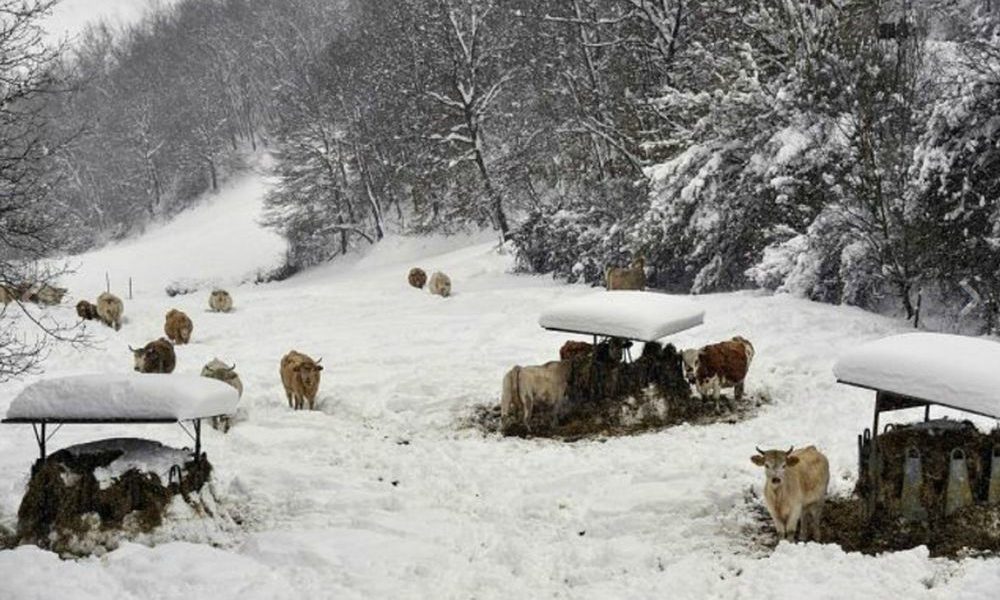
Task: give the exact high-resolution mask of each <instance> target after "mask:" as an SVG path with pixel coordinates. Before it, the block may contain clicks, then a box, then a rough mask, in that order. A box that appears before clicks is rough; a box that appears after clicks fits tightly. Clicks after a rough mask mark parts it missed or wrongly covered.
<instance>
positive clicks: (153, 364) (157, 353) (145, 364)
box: [128, 338, 177, 373]
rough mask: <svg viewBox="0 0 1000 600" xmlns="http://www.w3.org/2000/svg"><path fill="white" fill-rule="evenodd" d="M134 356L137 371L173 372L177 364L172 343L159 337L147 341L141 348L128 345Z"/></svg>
mask: <svg viewBox="0 0 1000 600" xmlns="http://www.w3.org/2000/svg"><path fill="white" fill-rule="evenodd" d="M128 349H129V350H131V351H132V356H133V357H134V358H135V370H136V371H138V372H139V373H173V372H174V367H175V366H177V355H176V354H175V353H174V345H173V344H171V343H170V342H169V341H168V340H166V339H164V338H160V339H158V340H153V341H152V342H149V343H148V344H146V345H145V346H143V347H142V348H133V347H132V346H129V347H128Z"/></svg>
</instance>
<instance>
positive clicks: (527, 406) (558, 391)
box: [500, 360, 572, 431]
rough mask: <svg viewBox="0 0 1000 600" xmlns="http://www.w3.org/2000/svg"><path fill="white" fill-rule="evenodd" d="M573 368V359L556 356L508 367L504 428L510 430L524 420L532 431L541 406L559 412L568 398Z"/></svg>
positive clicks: (503, 397)
mask: <svg viewBox="0 0 1000 600" xmlns="http://www.w3.org/2000/svg"><path fill="white" fill-rule="evenodd" d="M571 368H572V362H571V361H568V360H554V361H551V362H547V363H545V364H544V365H538V366H530V367H521V366H516V367H514V368H512V369H511V370H510V371H507V374H506V375H504V378H503V392H502V395H501V396H500V423H501V428H502V429H503V430H504V431H506V430H507V429H509V428H510V426H511V425H513V424H515V423H517V422H518V421H520V422H521V423H523V424H524V427H525V428H526V429H528V430H529V431H530V430H531V421H532V418H533V417H534V414H535V412H536V411H537V410H538V409H540V408H544V409H547V410H548V411H549V413H550V414H552V415H553V416H555V415H557V414H558V412H559V410H560V408H561V406H562V402H563V400H564V399H565V398H566V389H567V387H568V385H569V375H570V369H571Z"/></svg>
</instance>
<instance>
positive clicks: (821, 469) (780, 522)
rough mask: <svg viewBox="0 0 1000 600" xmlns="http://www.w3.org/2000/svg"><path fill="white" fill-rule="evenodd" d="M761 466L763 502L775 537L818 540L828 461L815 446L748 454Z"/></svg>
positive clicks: (827, 480) (759, 450)
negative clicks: (772, 524)
mask: <svg viewBox="0 0 1000 600" xmlns="http://www.w3.org/2000/svg"><path fill="white" fill-rule="evenodd" d="M750 460H751V461H753V464H755V465H757V466H758V467H764V474H765V481H764V504H765V505H766V506H767V512H768V513H770V514H771V519H772V520H774V527H775V529H777V530H778V537H779V538H784V539H787V540H789V541H791V540H794V539H795V537H796V534H797V533H799V532H800V531H801V533H802V536H801V537H802V539H803V541H807V540H809V539H812V540H814V541H819V539H820V537H821V535H822V530H821V527H820V524H821V520H822V518H823V502H824V501H825V500H826V488H827V486H828V485H829V483H830V463H829V461H827V459H826V456H824V455H823V453H822V452H820V451H819V450H817V449H816V447H815V446H807V447H805V448H801V449H799V450H794V451H793V448H789V449H788V450H787V451H785V450H761V449H760V448H757V454H756V455H754V456H752V457H750Z"/></svg>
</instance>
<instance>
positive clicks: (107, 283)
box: [104, 271, 111, 294]
mask: <svg viewBox="0 0 1000 600" xmlns="http://www.w3.org/2000/svg"><path fill="white" fill-rule="evenodd" d="M104 291H105V292H108V293H109V294H110V293H111V275H109V274H108V272H107V271H105V272H104Z"/></svg>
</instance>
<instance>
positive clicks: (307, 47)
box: [33, 0, 1000, 333]
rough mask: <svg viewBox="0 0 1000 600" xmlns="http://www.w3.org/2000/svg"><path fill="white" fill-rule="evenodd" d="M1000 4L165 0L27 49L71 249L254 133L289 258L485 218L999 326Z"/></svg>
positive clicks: (136, 222) (729, 282)
mask: <svg viewBox="0 0 1000 600" xmlns="http://www.w3.org/2000/svg"><path fill="white" fill-rule="evenodd" d="M996 4H998V3H997V2H996V1H995V0H926V1H917V0H912V1H909V0H897V1H892V2H890V1H887V0H840V1H836V0H809V1H793V0H719V1H715V2H693V1H686V0H535V1H527V0H339V1H330V0H181V1H180V2H177V3H175V4H173V5H171V6H169V7H164V8H163V9H161V10H159V11H157V12H156V13H154V14H152V15H150V16H149V17H148V18H146V19H145V20H144V21H142V22H141V23H138V24H136V25H133V26H129V27H126V28H124V29H122V30H113V29H111V28H109V27H107V26H98V27H93V28H91V29H90V30H89V31H88V32H87V33H86V34H84V35H83V36H82V37H81V39H79V40H77V41H76V42H75V43H74V44H73V45H72V46H70V47H68V48H66V49H64V51H63V52H62V53H61V55H60V56H59V58H58V60H57V61H56V62H55V64H54V65H53V66H52V67H51V73H52V77H53V78H54V80H56V81H58V82H60V87H61V88H62V90H61V92H62V93H57V94H49V95H47V96H46V97H45V98H44V99H40V100H33V102H38V103H41V105H42V108H41V109H40V110H42V111H44V116H45V122H46V128H45V135H46V136H48V139H49V140H50V146H51V147H52V148H53V149H54V150H53V151H52V152H51V153H50V155H49V156H48V157H47V160H48V162H49V163H50V164H51V168H52V170H53V173H54V175H53V176H52V177H51V179H50V180H49V181H48V186H49V193H48V195H47V198H48V201H47V206H48V207H49V210H50V213H49V214H52V215H58V218H59V219H60V220H61V221H63V222H64V223H65V225H67V226H68V228H67V230H69V231H72V232H73V235H71V236H69V238H68V239H67V240H65V242H64V246H66V249H72V250H79V249H82V248H87V247H91V246H93V245H96V244H101V243H104V242H106V241H108V240H113V239H118V238H121V237H124V236H127V235H130V234H132V233H134V232H136V231H138V230H141V229H142V228H143V227H144V226H146V225H148V224H149V223H152V222H155V221H157V220H159V219H162V218H166V217H169V216H171V215H173V214H176V213H177V212H179V211H180V210H183V209H184V208H186V207H187V206H189V205H190V204H191V203H192V202H193V201H194V200H195V199H196V198H197V197H198V196H199V195H201V194H203V193H204V192H206V191H210V190H213V189H217V188H218V186H219V185H221V183H222V182H223V181H224V180H226V179H227V178H228V177H230V176H232V175H233V174H235V173H239V172H241V171H243V170H245V169H247V168H248V164H247V156H248V155H250V154H251V153H252V152H253V151H254V150H261V149H263V150H266V151H267V153H268V154H270V155H271V156H272V157H273V161H272V168H273V175H274V177H275V178H276V181H277V183H276V186H275V188H274V190H273V192H272V193H271V194H270V196H269V198H268V200H267V205H268V209H267V216H266V218H267V221H268V223H269V224H270V225H271V226H273V227H275V228H277V229H278V230H279V231H280V232H281V233H282V234H283V235H284V236H285V237H286V238H287V239H288V241H289V253H288V262H289V269H290V270H294V269H299V268H303V267H307V266H310V265H314V264H318V263H321V262H324V261H328V260H330V259H332V258H334V257H336V256H338V255H340V254H343V253H345V252H349V251H351V250H352V249H353V248H356V247H358V246H361V245H367V244H371V243H377V242H378V240H379V239H381V238H382V237H383V236H384V235H386V233H388V232H397V231H399V232H417V233H419V232H430V231H443V232H448V231H453V230H456V229H459V228H463V227H469V226H490V227H493V228H494V229H495V230H496V231H497V232H498V235H499V237H500V238H502V239H504V240H506V241H507V243H508V244H509V246H510V247H511V248H512V251H513V252H515V253H516V255H517V259H518V265H519V267H520V268H522V269H524V270H525V271H531V272H541V273H549V272H551V273H553V274H555V275H556V276H558V277H563V278H565V279H567V280H569V281H587V282H592V283H599V282H600V281H601V280H602V277H603V270H604V267H605V266H606V265H610V264H623V263H625V262H628V261H629V260H630V259H632V258H633V257H636V256H643V257H645V259H646V264H647V266H648V267H649V275H650V283H651V285H653V286H655V287H660V288H664V289H668V290H672V291H686V292H695V293H704V292H712V291H724V290H732V289H742V288H747V287H761V288H766V289H772V290H781V291H786V292H790V293H794V294H798V295H802V296H806V297H809V298H812V299H814V300H818V301H823V302H831V303H845V304H852V305H857V306H861V307H864V308H868V309H872V310H878V311H882V312H890V313H898V314H900V315H902V316H905V317H906V318H908V319H914V320H915V319H917V318H918V311H921V307H922V312H923V313H924V316H923V317H922V318H923V319H925V320H926V319H934V320H936V323H935V326H936V327H940V328H946V329H953V330H964V331H970V332H971V331H975V332H988V333H998V332H1000V331H998V330H1000V37H998V33H1000V28H998V25H1000V6H995V5H996ZM970 302H971V304H970Z"/></svg>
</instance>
